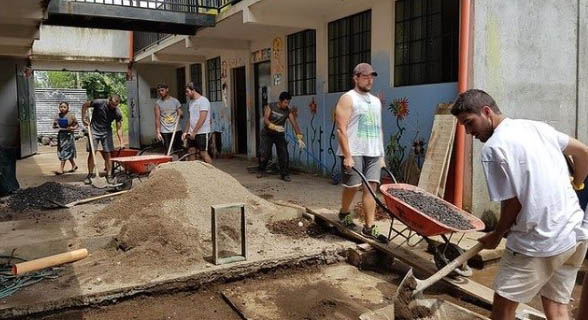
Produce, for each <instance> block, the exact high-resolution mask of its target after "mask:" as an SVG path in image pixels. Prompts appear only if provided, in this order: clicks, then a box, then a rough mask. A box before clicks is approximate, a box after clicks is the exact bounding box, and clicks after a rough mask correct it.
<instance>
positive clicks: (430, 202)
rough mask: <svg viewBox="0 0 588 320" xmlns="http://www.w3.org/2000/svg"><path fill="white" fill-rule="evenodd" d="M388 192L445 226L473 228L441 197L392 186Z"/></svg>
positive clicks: (463, 228)
mask: <svg viewBox="0 0 588 320" xmlns="http://www.w3.org/2000/svg"><path fill="white" fill-rule="evenodd" d="M388 193H389V194H391V195H393V196H394V197H396V198H398V199H400V200H402V201H404V202H405V203H407V204H408V205H410V206H411V207H413V208H415V209H418V210H419V211H421V212H422V213H424V214H426V215H427V216H429V217H431V218H432V219H434V220H437V221H439V222H441V223H443V224H444V225H446V226H449V227H452V228H455V229H459V230H468V229H472V228H474V226H472V224H471V223H470V222H469V221H468V220H467V219H466V218H465V217H464V216H462V215H461V214H460V213H459V212H456V211H455V210H454V209H453V208H451V207H449V206H448V205H447V204H445V203H444V202H443V200H441V199H438V198H434V197H430V196H427V195H424V194H422V193H419V192H414V191H410V190H399V189H394V188H390V189H388Z"/></svg>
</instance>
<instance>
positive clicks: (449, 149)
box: [437, 121, 457, 198]
mask: <svg viewBox="0 0 588 320" xmlns="http://www.w3.org/2000/svg"><path fill="white" fill-rule="evenodd" d="M455 123H456V124H457V121H456V122H455ZM453 141H455V125H454V126H453V130H451V136H450V137H449V142H448V143H449V146H447V154H446V155H445V160H444V162H443V171H442V174H441V181H440V182H439V189H438V190H439V191H438V193H437V195H438V196H439V197H441V198H443V197H444V196H445V183H447V172H449V163H450V162H451V155H452V152H453Z"/></svg>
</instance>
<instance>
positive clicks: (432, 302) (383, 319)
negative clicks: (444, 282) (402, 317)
mask: <svg viewBox="0 0 588 320" xmlns="http://www.w3.org/2000/svg"><path fill="white" fill-rule="evenodd" d="M416 303H417V304H418V305H421V306H424V307H426V308H429V310H431V311H432V314H431V315H430V316H428V317H426V319H427V320H447V319H452V320H490V319H488V318H486V317H483V316H481V315H479V314H477V313H475V312H472V311H470V310H468V309H466V308H463V307H460V306H458V305H456V304H454V303H451V302H449V301H446V300H439V299H419V300H418V301H416ZM359 319H360V320H390V319H394V304H391V305H388V306H386V307H384V308H382V309H378V310H374V311H370V312H366V313H364V314H362V315H360V316H359Z"/></svg>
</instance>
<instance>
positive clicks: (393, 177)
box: [382, 167, 398, 183]
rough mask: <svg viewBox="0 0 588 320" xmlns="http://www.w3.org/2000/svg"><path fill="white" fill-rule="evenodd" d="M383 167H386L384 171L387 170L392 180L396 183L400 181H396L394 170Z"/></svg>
mask: <svg viewBox="0 0 588 320" xmlns="http://www.w3.org/2000/svg"><path fill="white" fill-rule="evenodd" d="M382 169H384V171H386V173H387V174H388V175H389V176H390V178H392V181H394V183H398V181H396V177H395V176H394V174H392V171H390V170H389V169H388V168H386V167H382Z"/></svg>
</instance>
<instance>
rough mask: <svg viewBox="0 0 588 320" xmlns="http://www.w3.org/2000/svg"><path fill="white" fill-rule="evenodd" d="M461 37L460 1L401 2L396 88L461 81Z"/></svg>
mask: <svg viewBox="0 0 588 320" xmlns="http://www.w3.org/2000/svg"><path fill="white" fill-rule="evenodd" d="M458 37H459V1H458V0H397V1H396V18H395V37H394V38H395V49H394V85H395V86H406V85H417V84H427V83H440V82H451V81H457V64H458V41H459V39H458Z"/></svg>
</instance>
